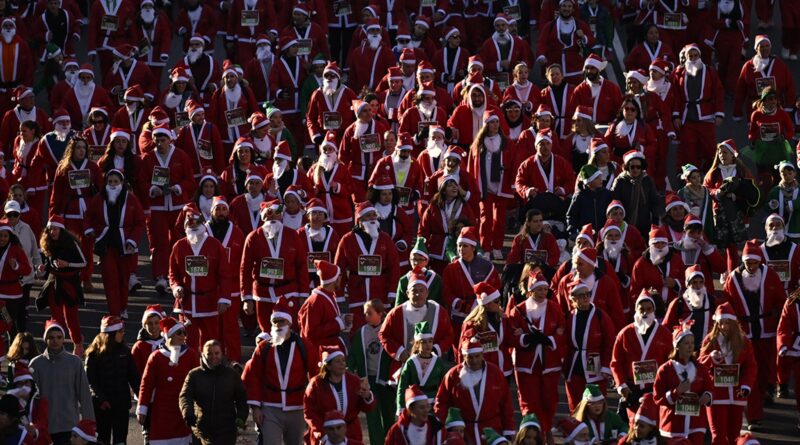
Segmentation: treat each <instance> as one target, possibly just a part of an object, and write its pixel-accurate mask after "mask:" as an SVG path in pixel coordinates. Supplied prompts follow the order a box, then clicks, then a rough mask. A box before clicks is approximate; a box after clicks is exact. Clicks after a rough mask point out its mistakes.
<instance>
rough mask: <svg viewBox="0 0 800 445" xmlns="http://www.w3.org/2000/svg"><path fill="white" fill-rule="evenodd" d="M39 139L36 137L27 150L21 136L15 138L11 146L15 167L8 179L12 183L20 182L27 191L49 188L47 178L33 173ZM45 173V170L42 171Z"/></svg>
mask: <svg viewBox="0 0 800 445" xmlns="http://www.w3.org/2000/svg"><path fill="white" fill-rule="evenodd" d="M38 142H39V140H38V139H34V140H33V141H32V142H31V144H30V146H29V147H28V148H27V152H23V150H24V149H25V147H24V142H23V141H22V137H21V136H17V137H15V138H14V143H13V144H12V146H11V156H13V159H14V167H13V168H12V169H11V173H10V174H9V175H8V181H9V182H10V183H12V184H16V183H20V184H22V186H23V187H24V188H25V191H26V192H27V193H34V192H37V191H38V192H41V193H44V192H45V191H46V190H47V178H46V177H45V176H44V175H43V174H41V175H31V174H30V173H31V171H32V166H33V158H34V156H36V148H37V146H38ZM42 173H43V172H42Z"/></svg>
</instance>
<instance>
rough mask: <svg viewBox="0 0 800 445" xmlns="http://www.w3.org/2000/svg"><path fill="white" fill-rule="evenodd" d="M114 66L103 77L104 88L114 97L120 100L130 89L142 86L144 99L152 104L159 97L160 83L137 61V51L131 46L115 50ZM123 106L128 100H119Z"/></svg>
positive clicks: (119, 46)
mask: <svg viewBox="0 0 800 445" xmlns="http://www.w3.org/2000/svg"><path fill="white" fill-rule="evenodd" d="M113 54H114V65H112V66H111V68H110V69H109V70H108V71H105V72H104V73H105V74H104V75H103V87H104V88H105V89H106V90H108V91H109V93H110V94H111V96H112V97H117V98H119V97H120V96H122V95H123V92H125V91H126V90H127V89H128V88H130V87H132V86H134V85H141V88H142V90H143V97H145V98H146V99H147V100H148V101H150V102H152V101H153V99H155V98H156V97H158V85H159V82H158V81H157V80H156V78H155V76H153V72H152V71H150V67H148V66H147V65H146V64H145V63H144V62H139V61H138V60H137V59H136V54H137V49H136V47H135V46H133V45H131V44H127V43H125V44H122V45H118V46H116V47H115V48H114V49H113ZM118 101H119V102H118V103H119V104H120V105H123V104H124V103H125V102H126V100H119V99H118Z"/></svg>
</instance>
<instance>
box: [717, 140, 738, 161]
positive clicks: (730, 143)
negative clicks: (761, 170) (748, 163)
mask: <svg viewBox="0 0 800 445" xmlns="http://www.w3.org/2000/svg"><path fill="white" fill-rule="evenodd" d="M717 148H718V149H719V148H724V149H726V150H728V151H730V152H731V154H732V155H733V157H737V156H739V149H738V148H736V142H734V140H733V139H725V140H724V141H722V142H720V143H719V144H717Z"/></svg>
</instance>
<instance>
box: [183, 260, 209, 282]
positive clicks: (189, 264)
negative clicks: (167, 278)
mask: <svg viewBox="0 0 800 445" xmlns="http://www.w3.org/2000/svg"><path fill="white" fill-rule="evenodd" d="M185 262H186V275H189V276H190V277H207V276H208V257H207V256H205V255H191V256H187V257H186V259H185Z"/></svg>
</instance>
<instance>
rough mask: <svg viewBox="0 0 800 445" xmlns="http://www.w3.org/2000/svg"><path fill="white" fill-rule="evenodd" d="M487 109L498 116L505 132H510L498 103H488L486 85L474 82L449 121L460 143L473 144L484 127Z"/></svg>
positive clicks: (449, 125) (448, 123)
mask: <svg viewBox="0 0 800 445" xmlns="http://www.w3.org/2000/svg"><path fill="white" fill-rule="evenodd" d="M487 111H491V112H493V113H494V114H496V115H497V116H498V118H499V121H500V126H501V127H502V129H503V133H504V134H508V124H506V122H505V119H504V118H503V117H502V112H501V111H500V109H499V108H498V107H497V105H494V104H493V103H488V100H487V97H486V89H485V88H484V86H483V85H482V84H473V85H471V86H470V87H469V90H468V93H466V96H465V100H464V102H463V103H461V104H460V105H458V106H457V107H456V109H455V110H454V111H453V113H452V114H451V115H450V119H448V121H447V127H449V128H452V129H455V130H456V133H455V134H454V138H455V139H456V140H457V141H458V145H460V146H462V147H468V146H470V145H471V144H472V141H474V140H475V138H476V137H477V135H478V131H479V130H480V129H481V128H482V127H483V115H484V113H485V112H487Z"/></svg>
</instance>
